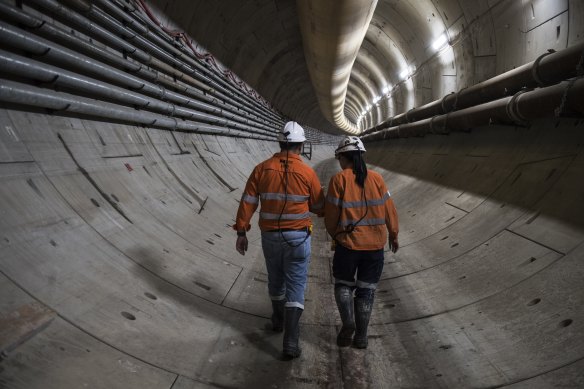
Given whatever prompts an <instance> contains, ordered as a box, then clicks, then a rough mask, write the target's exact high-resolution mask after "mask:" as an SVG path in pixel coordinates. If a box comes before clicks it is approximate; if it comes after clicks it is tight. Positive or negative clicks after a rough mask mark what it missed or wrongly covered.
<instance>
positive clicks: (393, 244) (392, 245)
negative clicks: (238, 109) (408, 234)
mask: <svg viewBox="0 0 584 389" xmlns="http://www.w3.org/2000/svg"><path fill="white" fill-rule="evenodd" d="M398 249H399V242H398V241H397V236H396V237H395V238H389V250H390V251H391V252H392V253H394V254H395V253H396V252H397V250H398Z"/></svg>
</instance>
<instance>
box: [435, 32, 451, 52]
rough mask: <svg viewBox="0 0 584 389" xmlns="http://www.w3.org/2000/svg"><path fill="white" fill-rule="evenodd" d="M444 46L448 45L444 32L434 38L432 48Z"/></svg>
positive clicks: (438, 48)
mask: <svg viewBox="0 0 584 389" xmlns="http://www.w3.org/2000/svg"><path fill="white" fill-rule="evenodd" d="M446 46H448V38H447V37H446V34H442V35H440V36H439V37H438V38H436V40H435V41H434V43H432V48H433V49H434V50H436V51H439V50H442V49H443V48H445V47H446Z"/></svg>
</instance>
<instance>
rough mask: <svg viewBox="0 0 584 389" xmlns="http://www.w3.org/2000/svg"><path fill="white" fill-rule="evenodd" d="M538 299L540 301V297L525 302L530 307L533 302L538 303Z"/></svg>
mask: <svg viewBox="0 0 584 389" xmlns="http://www.w3.org/2000/svg"><path fill="white" fill-rule="evenodd" d="M540 301H541V299H540V298H537V299H533V300H531V301H530V302H528V303H527V305H528V306H530V307H531V306H533V305H535V304H539V303H540Z"/></svg>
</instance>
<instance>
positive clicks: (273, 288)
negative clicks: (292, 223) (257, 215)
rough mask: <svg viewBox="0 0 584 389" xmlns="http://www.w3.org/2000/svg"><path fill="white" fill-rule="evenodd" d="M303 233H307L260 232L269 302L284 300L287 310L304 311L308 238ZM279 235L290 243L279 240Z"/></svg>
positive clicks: (308, 249) (308, 259)
mask: <svg viewBox="0 0 584 389" xmlns="http://www.w3.org/2000/svg"><path fill="white" fill-rule="evenodd" d="M306 234H308V233H307V232H306V231H285V232H282V233H280V232H262V249H263V250H264V257H265V258H266V269H267V271H268V293H269V294H270V298H271V299H272V300H284V299H285V300H286V307H298V308H301V309H304V290H305V289H306V283H307V278H308V265H309V264H310V239H311V237H310V236H309V237H308V238H307V237H306ZM282 235H283V236H284V238H285V239H286V241H288V243H290V244H288V243H286V241H284V240H282ZM305 238H306V240H305V241H304V243H301V242H302V241H303V240H304V239H305ZM292 246H298V247H292Z"/></svg>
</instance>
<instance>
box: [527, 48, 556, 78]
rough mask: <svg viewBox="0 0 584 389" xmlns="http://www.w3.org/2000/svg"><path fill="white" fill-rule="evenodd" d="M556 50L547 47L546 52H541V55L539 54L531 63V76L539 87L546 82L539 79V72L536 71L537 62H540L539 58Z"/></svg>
mask: <svg viewBox="0 0 584 389" xmlns="http://www.w3.org/2000/svg"><path fill="white" fill-rule="evenodd" d="M555 52H556V51H555V50H554V49H548V51H547V52H545V53H543V54H542V55H540V56H539V57H537V58H536V59H535V61H533V65H532V66H531V77H533V79H534V80H535V82H536V83H537V85H538V86H539V87H542V86H545V85H546V83H545V82H543V80H542V79H541V77H540V76H539V72H538V71H537V69H538V68H539V63H540V62H541V60H542V59H543V58H544V57H547V56H548V55H550V54H553V53H555Z"/></svg>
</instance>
